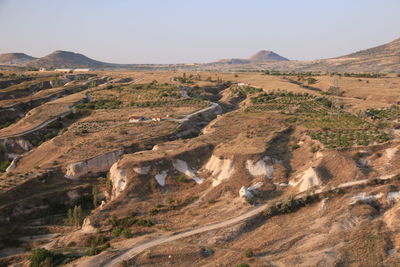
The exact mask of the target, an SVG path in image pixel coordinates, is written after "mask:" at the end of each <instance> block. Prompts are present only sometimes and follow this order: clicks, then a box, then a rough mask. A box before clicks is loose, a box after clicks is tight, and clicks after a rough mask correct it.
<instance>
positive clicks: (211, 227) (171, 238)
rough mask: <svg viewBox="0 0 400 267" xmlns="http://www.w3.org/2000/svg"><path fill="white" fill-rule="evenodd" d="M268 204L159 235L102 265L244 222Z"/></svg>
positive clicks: (113, 263) (115, 262)
mask: <svg viewBox="0 0 400 267" xmlns="http://www.w3.org/2000/svg"><path fill="white" fill-rule="evenodd" d="M268 205H269V204H264V205H261V206H259V207H256V208H254V209H252V210H250V211H248V212H246V213H243V214H242V215H239V216H237V217H234V218H230V219H227V220H225V221H222V222H219V223H213V224H209V225H205V226H202V227H199V228H197V229H193V230H189V231H186V232H182V233H178V234H175V235H172V236H162V237H159V238H157V239H154V240H150V241H147V242H145V243H141V244H138V245H136V246H134V247H132V248H131V249H129V250H128V251H126V252H124V253H122V254H121V255H119V256H117V257H116V258H114V259H111V260H109V261H108V262H105V263H103V264H102V265H100V266H105V267H112V266H118V265H117V264H118V263H120V262H122V261H124V260H129V259H131V258H132V257H134V256H136V255H137V254H139V253H140V252H142V251H144V250H146V249H148V248H151V247H155V246H158V245H161V244H163V243H167V242H171V241H175V240H178V239H182V238H186V237H189V236H192V235H196V234H200V233H204V232H208V231H212V230H216V229H220V228H223V227H227V226H231V225H233V224H236V223H239V222H242V221H244V220H246V219H249V218H251V217H253V216H255V215H258V214H260V213H262V212H263V211H264V210H265V209H266V208H267V207H268Z"/></svg>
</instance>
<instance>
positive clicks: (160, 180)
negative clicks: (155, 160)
mask: <svg viewBox="0 0 400 267" xmlns="http://www.w3.org/2000/svg"><path fill="white" fill-rule="evenodd" d="M167 172H168V171H162V172H160V173H158V174H156V176H154V178H156V180H157V183H158V184H159V185H161V186H165V179H166V178H167Z"/></svg>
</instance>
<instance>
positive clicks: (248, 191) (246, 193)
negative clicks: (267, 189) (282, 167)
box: [239, 182, 264, 198]
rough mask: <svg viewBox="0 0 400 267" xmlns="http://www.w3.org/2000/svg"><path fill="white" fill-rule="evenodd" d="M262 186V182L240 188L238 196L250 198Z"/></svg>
mask: <svg viewBox="0 0 400 267" xmlns="http://www.w3.org/2000/svg"><path fill="white" fill-rule="evenodd" d="M263 185H264V183H263V182H258V183H256V184H254V185H252V186H250V187H248V188H246V187H244V186H242V187H241V188H240V190H239V196H240V197H244V198H252V197H253V196H254V192H256V191H257V190H258V189H259V188H260V187H262V186H263Z"/></svg>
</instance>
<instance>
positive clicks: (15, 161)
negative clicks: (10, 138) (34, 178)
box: [6, 156, 21, 173]
mask: <svg viewBox="0 0 400 267" xmlns="http://www.w3.org/2000/svg"><path fill="white" fill-rule="evenodd" d="M20 158H21V156H16V157H15V158H14V159H13V160H12V161H11V164H10V165H9V166H8V167H7V169H6V173H9V172H11V171H12V170H14V169H15V168H16V167H17V163H18V161H19V160H20Z"/></svg>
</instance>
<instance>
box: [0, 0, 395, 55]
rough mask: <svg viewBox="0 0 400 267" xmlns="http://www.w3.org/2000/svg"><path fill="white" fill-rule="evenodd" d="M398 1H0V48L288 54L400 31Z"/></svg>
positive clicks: (325, 50) (373, 40)
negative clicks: (267, 52)
mask: <svg viewBox="0 0 400 267" xmlns="http://www.w3.org/2000/svg"><path fill="white" fill-rule="evenodd" d="M399 12H400V1H399V0H279V1H278V0H68V1H67V0H0V53H9V52H24V53H26V54H28V55H31V56H34V57H42V56H45V55H47V54H49V53H51V52H53V51H55V50H66V51H73V52H77V53H82V54H84V55H86V56H88V57H91V58H93V59H96V60H100V61H104V62H110V63H191V62H199V63H202V62H212V61H216V60H219V59H222V58H248V57H250V56H251V55H252V54H254V53H256V52H258V51H260V50H271V51H274V52H276V53H278V54H280V55H282V56H284V57H287V58H289V59H293V60H311V59H320V58H329V57H336V56H341V55H345V54H349V53H352V52H355V51H359V50H362V49H366V48H370V47H373V46H376V45H380V44H384V43H387V42H390V41H393V40H394V39H397V38H400V16H399Z"/></svg>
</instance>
